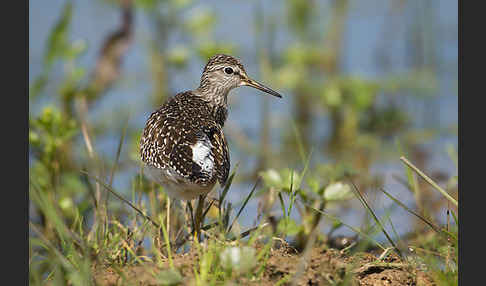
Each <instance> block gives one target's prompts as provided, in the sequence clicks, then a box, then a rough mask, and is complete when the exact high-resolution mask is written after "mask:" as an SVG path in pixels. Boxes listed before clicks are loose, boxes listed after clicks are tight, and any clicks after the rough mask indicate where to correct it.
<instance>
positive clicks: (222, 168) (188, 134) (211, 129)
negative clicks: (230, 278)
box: [140, 55, 279, 200]
mask: <svg viewBox="0 0 486 286" xmlns="http://www.w3.org/2000/svg"><path fill="white" fill-rule="evenodd" d="M228 68H231V73H228ZM242 85H250V86H254V87H256V88H259V89H262V90H264V91H266V92H268V93H271V94H274V95H276V96H279V95H278V93H276V92H274V91H272V90H270V89H268V88H266V87H265V86H263V85H261V84H258V83H256V82H254V81H253V80H251V79H249V78H248V75H247V74H246V72H245V70H244V68H243V65H241V63H240V61H239V60H237V59H235V58H233V57H231V56H227V55H215V56H213V57H212V58H211V59H209V61H208V63H207V64H206V66H205V68H204V72H203V74H202V77H201V83H200V86H199V87H198V88H197V89H196V90H193V91H186V92H182V93H178V94H177V95H175V96H174V97H172V98H169V99H168V100H167V101H166V102H165V103H164V104H163V105H162V106H161V107H160V108H159V109H158V110H156V111H155V112H153V113H152V114H151V115H150V117H149V119H148V120H147V123H146V125H145V128H144V130H143V133H142V138H141V141H140V155H141V159H142V161H143V162H144V163H145V167H146V169H145V170H146V173H147V174H148V175H149V177H151V179H152V180H154V181H156V182H157V183H159V184H161V185H162V186H164V189H165V190H166V191H167V193H168V194H169V196H170V197H173V198H179V199H185V200H190V199H193V198H195V197H197V196H198V195H201V194H206V193H208V192H209V191H211V189H212V188H213V187H214V185H215V184H216V182H219V184H220V185H224V183H225V182H226V180H227V178H228V173H229V169H230V158H229V150H228V144H227V142H226V139H225V136H224V133H223V126H224V123H225V121H226V118H227V116H228V106H227V96H228V92H229V91H230V90H231V89H233V88H236V87H238V86H242ZM255 85H256V86H255Z"/></svg>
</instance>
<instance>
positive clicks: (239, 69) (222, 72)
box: [199, 54, 282, 101]
mask: <svg viewBox="0 0 486 286" xmlns="http://www.w3.org/2000/svg"><path fill="white" fill-rule="evenodd" d="M245 85H246V86H251V87H253V88H256V89H259V90H261V91H263V92H266V93H268V94H271V95H273V96H276V97H282V96H281V95H280V94H279V93H278V92H276V91H274V90H272V89H270V88H268V87H266V86H264V85H263V84H261V83H259V82H257V81H255V80H253V79H251V78H250V77H249V76H248V74H247V73H246V71H245V68H244V67H243V65H242V64H241V62H240V61H239V60H238V59H236V58H234V57H232V56H228V55H223V54H218V55H214V56H212V57H211V58H210V59H209V61H208V63H207V64H206V67H205V68H204V71H203V74H202V76H201V84H200V86H199V91H201V92H203V93H204V94H206V95H207V96H210V97H216V98H214V99H215V100H220V98H217V97H223V98H221V99H222V100H224V101H226V96H227V95H228V92H229V91H230V90H232V89H233V88H236V87H239V86H245Z"/></svg>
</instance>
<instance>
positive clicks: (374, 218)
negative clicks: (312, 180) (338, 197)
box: [350, 180, 403, 257]
mask: <svg viewBox="0 0 486 286" xmlns="http://www.w3.org/2000/svg"><path fill="white" fill-rule="evenodd" d="M350 182H351V184H352V185H353V187H354V190H355V194H357V197H358V199H359V201H360V202H361V203H362V204H363V206H364V207H365V209H366V210H367V211H368V212H369V213H370V214H371V216H372V217H373V220H374V221H375V222H376V224H377V225H378V226H379V227H380V229H381V231H382V232H383V234H384V235H385V236H386V239H387V240H388V241H389V242H390V244H391V245H392V246H393V247H394V248H395V249H396V251H397V253H398V255H400V257H403V255H402V253H401V251H400V249H398V247H397V246H396V245H395V243H394V242H393V240H392V239H391V237H390V235H388V232H387V231H386V230H385V228H384V227H383V224H382V223H381V222H380V220H379V219H378V217H377V216H376V215H375V212H374V211H373V210H372V209H371V207H370V206H369V205H368V203H367V202H366V200H365V199H364V197H363V195H362V194H361V193H360V191H359V190H358V187H356V185H355V184H354V182H353V181H351V180H350Z"/></svg>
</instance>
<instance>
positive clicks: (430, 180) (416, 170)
mask: <svg viewBox="0 0 486 286" xmlns="http://www.w3.org/2000/svg"><path fill="white" fill-rule="evenodd" d="M400 160H401V161H402V162H403V163H405V165H407V166H408V167H409V168H411V169H412V170H414V171H415V173H417V174H418V175H419V176H420V177H422V179H424V180H425V181H426V182H427V183H429V184H430V185H431V186H432V187H434V189H436V190H437V191H439V192H440V193H441V194H442V195H443V196H444V197H446V199H448V200H449V201H450V202H452V203H453V204H454V205H455V206H456V207H457V205H458V204H457V201H456V200H455V199H454V198H453V197H451V196H450V195H449V194H448V193H447V192H446V191H445V190H444V189H442V188H441V187H439V185H437V183H435V182H434V181H433V180H432V179H431V178H429V177H428V176H427V175H425V174H424V173H423V172H422V171H420V170H419V169H418V168H417V167H415V165H413V164H412V163H410V161H408V160H407V159H406V158H405V157H403V156H402V157H400Z"/></svg>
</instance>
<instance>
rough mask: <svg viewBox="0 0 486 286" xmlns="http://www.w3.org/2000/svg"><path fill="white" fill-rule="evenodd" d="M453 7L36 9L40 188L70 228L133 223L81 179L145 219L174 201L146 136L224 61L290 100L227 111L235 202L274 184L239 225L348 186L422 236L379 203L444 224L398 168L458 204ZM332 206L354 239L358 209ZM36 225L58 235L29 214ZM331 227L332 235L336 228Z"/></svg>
mask: <svg viewBox="0 0 486 286" xmlns="http://www.w3.org/2000/svg"><path fill="white" fill-rule="evenodd" d="M457 5H458V4H457V1H452V0H443V1H421V0H394V1H384V0H369V1H357V0H339V1H337V0H336V1H317V0H315V1H299V0H285V1H283V0H274V1H257V0H254V1H216V0H207V1H196V0H134V1H133V2H132V1H129V0H128V1H115V0H89V1H88V0H85V1H65V0H49V1H29V83H30V91H29V142H30V147H29V168H30V178H31V184H34V183H33V182H34V181H35V186H37V188H38V189H39V190H42V191H44V192H45V193H47V194H48V195H49V196H51V198H52V199H53V200H54V201H56V202H57V203H58V208H59V211H60V212H62V214H63V215H64V218H65V219H66V220H68V221H69V220H71V221H73V220H76V219H78V218H79V217H78V216H79V215H81V216H82V217H83V218H84V220H85V221H86V224H87V225H90V224H93V223H94V222H95V221H96V220H95V217H96V215H97V213H96V212H95V211H94V209H95V208H97V207H98V206H97V203H100V202H103V201H104V200H105V201H107V202H108V204H107V205H106V208H107V209H108V212H109V213H110V215H111V216H115V217H119V218H122V217H123V216H126V215H127V214H128V213H133V210H131V209H128V208H127V206H126V205H123V204H122V203H121V202H120V201H118V200H116V199H115V198H114V197H113V196H111V197H109V196H107V195H106V193H105V192H104V191H103V190H102V188H100V186H99V185H98V184H97V183H96V182H95V181H93V180H90V179H88V178H87V177H86V176H85V175H83V174H82V173H80V170H87V171H88V172H89V173H92V174H94V175H96V176H98V177H99V178H102V179H103V180H104V181H105V182H106V183H107V184H110V185H112V186H113V188H114V189H115V190H116V191H117V192H118V193H120V194H122V195H123V196H125V197H126V198H128V199H130V198H131V199H133V200H135V198H136V200H137V202H139V203H141V204H143V202H144V201H146V202H147V204H148V202H149V200H150V198H151V196H152V197H153V196H155V197H157V196H159V195H160V194H163V193H162V192H158V191H156V192H154V189H155V190H159V189H158V187H157V186H153V184H152V185H151V184H150V183H147V182H146V181H145V178H143V177H142V176H140V169H141V161H140V159H139V153H138V144H139V140H140V135H141V132H142V129H143V127H144V125H145V121H146V119H147V118H148V116H149V115H150V114H151V112H152V111H154V110H155V109H156V108H158V107H159V106H160V105H161V104H162V103H163V102H164V101H165V100H166V99H167V97H169V96H173V95H175V94H176V93H177V92H181V91H185V90H189V89H194V88H196V87H197V86H198V84H199V79H200V75H201V72H202V69H203V68H204V65H205V63H206V61H207V59H208V58H209V57H210V56H212V55H213V54H215V53H227V54H231V55H234V56H236V57H238V58H240V59H241V61H242V62H243V64H244V65H245V67H246V70H247V72H248V74H249V75H250V76H253V77H254V78H255V79H257V80H259V81H261V82H263V83H265V84H266V85H268V86H270V87H272V88H273V89H275V90H277V91H279V92H280V93H281V94H282V95H283V98H282V99H281V100H279V99H276V98H270V97H268V96H265V95H264V94H262V93H261V92H258V91H256V90H253V89H250V88H244V87H243V88H239V89H236V90H234V91H232V92H231V94H230V97H229V101H230V111H229V118H228V121H227V123H226V125H225V134H226V136H227V140H228V142H229V145H230V154H231V162H232V169H231V171H233V170H234V169H235V167H236V166H238V167H237V170H236V176H235V179H234V181H233V185H232V186H231V189H230V192H229V193H228V198H227V199H228V201H230V202H231V203H232V204H233V205H235V206H239V205H241V203H242V201H243V200H244V198H245V197H246V196H247V195H248V193H249V192H250V190H251V188H252V186H253V185H254V184H255V181H256V179H257V177H258V175H261V177H262V178H263V182H262V183H261V184H260V185H259V187H258V192H257V193H256V199H253V200H251V201H250V203H249V205H248V207H247V208H245V209H244V211H243V213H242V215H241V217H240V220H239V222H240V224H241V227H242V229H244V228H248V227H251V226H253V225H254V224H255V223H256V221H257V214H259V213H260V212H262V209H263V208H266V207H267V208H270V210H269V212H270V213H272V211H273V212H278V209H279V207H278V200H277V203H276V204H275V205H274V206H273V207H272V205H270V206H268V205H266V204H265V202H268V201H270V202H272V200H273V201H275V198H270V197H269V196H272V194H274V191H275V190H279V186H280V185H285V184H286V183H288V180H300V179H302V177H304V179H303V181H302V184H301V185H300V186H301V188H302V192H301V194H300V197H301V200H308V201H309V203H312V202H313V201H312V198H313V197H315V196H322V195H323V190H325V189H326V188H328V187H331V186H332V187H333V188H334V189H335V190H337V192H336V193H337V194H346V193H348V192H349V185H346V182H347V180H346V178H349V176H351V177H352V178H353V181H354V182H355V183H356V184H357V185H358V186H359V188H360V190H361V191H362V192H365V193H366V196H367V198H368V199H369V201H370V203H371V205H372V206H373V208H374V209H375V210H376V212H377V214H379V215H380V216H383V215H386V216H389V218H390V219H391V221H393V224H394V226H395V228H396V231H397V233H398V234H399V235H405V234H407V233H410V232H412V231H415V230H417V229H419V228H422V227H423V224H421V223H418V222H417V221H416V220H415V219H414V218H413V217H412V216H410V215H405V214H406V212H405V211H404V210H403V209H400V208H397V207H396V206H394V205H393V204H392V201H391V200H390V199H388V198H386V197H384V196H383V195H382V192H381V191H379V189H380V188H383V189H385V190H386V191H387V192H389V193H391V194H392V195H394V196H395V197H397V198H400V200H401V201H402V202H404V203H405V204H406V205H407V206H408V207H410V208H412V209H416V210H418V212H420V213H421V214H424V216H426V217H428V218H430V219H431V220H433V221H436V222H439V223H440V224H443V223H445V220H446V214H445V208H446V207H447V201H446V200H445V199H444V198H443V197H441V196H440V194H439V193H438V192H436V191H435V190H433V189H432V188H430V187H429V186H428V185H427V184H426V183H425V182H424V181H423V180H422V179H420V178H418V177H414V176H411V175H412V174H410V173H407V171H406V169H407V168H406V167H405V166H404V165H403V164H402V163H401V161H400V160H399V158H400V156H405V157H407V158H408V159H409V160H410V161H411V162H413V163H414V164H415V165H416V166H417V167H419V168H420V169H421V170H423V171H424V172H425V173H427V174H428V175H429V176H431V177H432V178H433V179H434V180H435V181H436V182H437V183H438V184H439V185H440V186H442V187H443V188H444V189H446V190H447V191H448V192H449V194H451V195H452V196H453V197H454V198H457V141H458V140H457V136H458V135H457V133H458V125H457V123H458V17H457V14H458V9H457ZM304 171H305V172H304ZM289 174H294V175H289ZM304 175H305V176H304ZM296 183H297V182H296ZM298 183H299V184H300V182H298ZM410 184H414V187H413V188H411V187H410ZM280 189H282V188H280ZM410 189H413V190H415V191H410ZM418 189H419V190H420V192H418V191H416V190H418ZM326 193H327V194H328V197H326V198H327V199H328V200H329V201H330V202H336V203H329V204H327V205H326V210H327V211H329V212H330V213H333V215H335V216H337V217H339V218H340V219H342V220H343V221H344V222H346V223H348V224H351V225H360V224H362V223H363V221H365V220H364V217H366V216H367V212H366V210H365V209H363V207H362V206H361V205H360V203H359V201H358V200H356V198H353V197H352V196H351V198H348V197H346V196H345V195H342V196H339V195H338V196H337V197H336V195H335V197H332V192H331V191H329V192H327V191H326ZM160 196H163V195H160ZM160 200H162V199H160ZM286 200H287V199H286ZM93 202H95V203H93ZM305 215H306V211H305V209H299V210H298V211H294V212H293V213H292V218H293V219H294V220H295V221H297V222H301V221H302V222H305ZM30 219H31V221H34V222H36V223H38V224H39V225H43V226H45V227H48V226H47V225H46V224H47V223H48V222H46V221H45V218H44V215H43V214H42V212H40V211H39V209H38V207H37V206H36V204H34V203H33V202H32V203H31V207H30ZM298 224H299V223H298ZM304 224H305V223H304ZM320 227H321V228H322V230H324V231H327V230H329V229H331V227H332V223H330V222H326V221H323V222H322V223H321V224H320ZM298 232H299V230H296V231H295V233H298ZM337 232H341V233H343V234H349V235H351V234H353V233H352V232H351V231H349V230H347V229H345V228H340V229H338V230H337ZM378 236H379V234H378ZM381 239H383V238H381Z"/></svg>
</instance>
